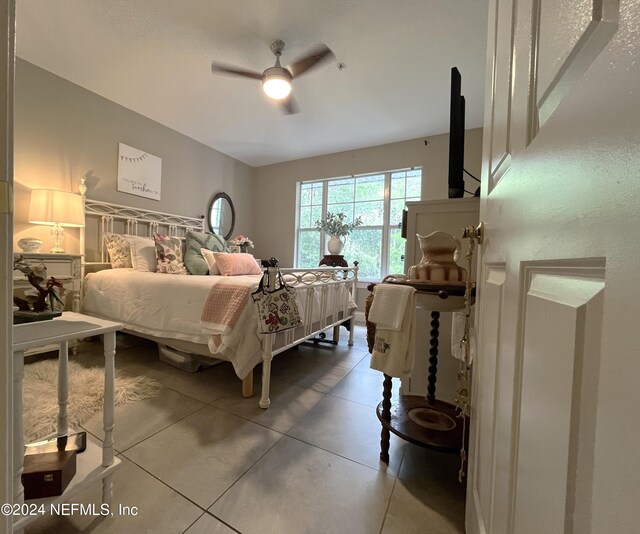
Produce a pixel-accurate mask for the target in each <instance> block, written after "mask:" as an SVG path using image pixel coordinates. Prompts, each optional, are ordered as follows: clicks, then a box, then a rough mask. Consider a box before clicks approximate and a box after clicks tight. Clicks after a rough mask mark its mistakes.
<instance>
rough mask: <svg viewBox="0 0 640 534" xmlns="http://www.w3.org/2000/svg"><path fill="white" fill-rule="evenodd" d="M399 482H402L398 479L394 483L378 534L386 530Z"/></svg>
mask: <svg viewBox="0 0 640 534" xmlns="http://www.w3.org/2000/svg"><path fill="white" fill-rule="evenodd" d="M398 473H399V472H398ZM399 480H400V479H399V478H396V479H395V480H394V481H393V486H392V487H391V493H389V500H388V501H387V506H386V507H385V509H384V514H383V515H382V523H381V524H380V530H379V531H378V534H382V531H383V530H384V524H385V523H386V522H387V515H388V514H389V508H390V507H391V500H392V499H393V493H394V492H395V491H396V484H398V481H399Z"/></svg>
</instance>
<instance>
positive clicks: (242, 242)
mask: <svg viewBox="0 0 640 534" xmlns="http://www.w3.org/2000/svg"><path fill="white" fill-rule="evenodd" d="M229 245H230V246H231V247H237V250H238V251H240V252H244V253H246V252H248V251H249V249H250V248H253V241H251V239H249V238H248V237H247V236H244V235H242V234H240V235H237V236H235V237H234V238H233V239H232V240H230V241H229Z"/></svg>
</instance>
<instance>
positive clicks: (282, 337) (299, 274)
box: [80, 179, 358, 409]
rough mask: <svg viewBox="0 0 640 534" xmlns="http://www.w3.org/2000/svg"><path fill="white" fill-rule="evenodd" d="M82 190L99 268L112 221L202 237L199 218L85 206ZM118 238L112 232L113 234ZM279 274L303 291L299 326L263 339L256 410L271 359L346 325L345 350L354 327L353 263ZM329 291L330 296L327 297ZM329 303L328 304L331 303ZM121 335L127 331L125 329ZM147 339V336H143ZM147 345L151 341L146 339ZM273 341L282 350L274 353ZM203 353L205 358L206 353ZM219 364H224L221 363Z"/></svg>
mask: <svg viewBox="0 0 640 534" xmlns="http://www.w3.org/2000/svg"><path fill="white" fill-rule="evenodd" d="M86 190H87V188H86V185H85V184H84V179H83V180H82V183H81V185H80V194H81V196H82V198H83V202H84V210H85V215H86V216H89V217H94V218H97V219H98V220H99V223H100V227H99V243H100V262H101V263H106V261H107V253H106V247H105V245H104V234H105V233H113V232H114V221H121V222H123V223H124V228H125V232H124V233H126V234H132V235H139V231H140V229H142V228H143V227H146V229H147V235H148V236H149V237H152V236H153V234H154V232H161V231H163V232H164V233H166V234H168V235H171V236H175V237H183V236H185V235H186V233H187V231H189V230H195V231H205V230H206V228H205V220H204V216H201V217H185V216H181V215H173V214H170V213H162V212H157V211H152V210H146V209H140V208H132V207H129V206H122V205H119V204H112V203H109V202H102V201H98V200H91V199H88V198H87V197H86ZM116 233H118V232H116ZM85 239H86V235H85V228H84V227H82V228H81V229H80V250H81V253H82V254H84V253H85V248H86V242H85ZM269 263H270V265H269V266H268V267H266V270H267V273H268V277H269V285H270V286H271V287H274V284H275V280H276V276H277V271H278V267H277V260H275V258H272V260H269ZM85 264H86V257H85V256H83V260H82V279H83V281H84V275H85ZM280 272H281V273H282V274H283V275H285V274H289V275H292V276H293V277H294V278H295V282H293V283H291V284H290V285H292V286H293V287H295V288H296V291H306V292H307V294H306V295H305V297H306V298H305V302H306V306H305V309H304V310H301V316H302V321H303V326H302V327H299V328H295V329H290V330H285V331H283V332H280V333H277V334H265V335H264V339H263V342H262V395H261V397H260V401H259V405H260V407H261V408H265V409H266V408H268V407H269V405H270V400H269V389H270V385H271V361H272V360H273V357H274V356H275V355H276V354H279V353H281V352H284V351H286V350H288V349H290V348H292V347H295V346H296V345H299V344H300V343H302V342H304V341H306V340H310V339H312V338H314V337H316V336H317V335H319V334H321V333H323V332H325V331H326V330H328V329H329V328H333V340H334V341H336V342H337V341H338V339H339V330H340V325H341V324H343V323H345V322H347V321H351V326H350V328H349V341H348V345H349V346H352V345H353V337H354V326H355V315H354V314H355V309H356V308H355V307H354V308H352V309H351V310H349V308H348V304H349V297H350V295H354V296H355V295H356V289H357V287H358V262H354V266H353V267H336V268H332V267H322V268H317V269H296V268H284V269H280ZM341 287H345V288H346V289H347V291H343V298H342V302H340V301H339V300H340V299H339V298H338V295H339V292H340V288H341ZM318 291H319V292H320V313H319V320H317V321H315V322H314V321H313V311H314V309H313V302H314V301H315V293H316V292H318ZM331 291H333V295H330V292H331ZM331 297H333V298H331ZM330 301H331V302H332V304H333V306H332V309H328V308H329V302H330ZM125 331H127V330H126V329H125ZM130 332H131V333H132V334H134V335H140V334H139V333H136V332H135V331H130ZM145 337H149V336H145ZM150 339H151V338H150ZM276 339H278V341H280V342H281V343H282V344H281V345H279V346H278V347H276V348H274V346H275V345H276V343H275V342H276ZM207 352H209V351H208V350H207ZM220 356H221V355H219V354H211V357H212V358H220ZM223 359H224V358H223ZM242 394H243V395H244V396H245V397H250V396H252V394H253V373H252V372H250V373H249V374H248V375H247V377H245V378H244V379H243V381H242Z"/></svg>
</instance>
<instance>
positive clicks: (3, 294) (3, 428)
mask: <svg viewBox="0 0 640 534" xmlns="http://www.w3.org/2000/svg"><path fill="white" fill-rule="evenodd" d="M0 11H1V12H2V35H1V37H0V47H1V49H0V52H1V53H0V55H1V56H2V57H3V58H4V62H3V64H2V66H1V67H0V92H2V93H3V94H4V99H3V100H4V102H5V105H4V106H3V107H2V111H0V123H1V126H0V169H1V170H0V243H1V244H0V248H1V250H0V258H2V259H1V260H0V302H2V304H1V305H0V332H1V333H2V334H1V335H0V355H2V357H1V358H0V360H1V362H2V363H0V387H2V388H3V390H4V395H0V432H1V434H2V437H0V458H2V463H1V465H0V477H1V480H2V484H1V485H0V501H1V503H12V502H13V494H14V491H13V481H14V477H13V352H12V333H13V332H12V325H13V299H12V298H11V295H12V294H13V84H14V67H15V0H0ZM12 531H13V518H12V517H11V516H10V515H4V514H1V515H0V534H4V533H9V532H12Z"/></svg>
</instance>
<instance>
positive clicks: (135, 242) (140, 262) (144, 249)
mask: <svg viewBox="0 0 640 534" xmlns="http://www.w3.org/2000/svg"><path fill="white" fill-rule="evenodd" d="M125 237H126V238H127V241H128V242H129V246H130V247H131V265H132V266H133V268H134V269H135V270H136V271H149V272H152V273H155V272H156V247H155V243H154V241H153V239H152V238H150V237H140V236H137V235H127V236H125Z"/></svg>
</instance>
